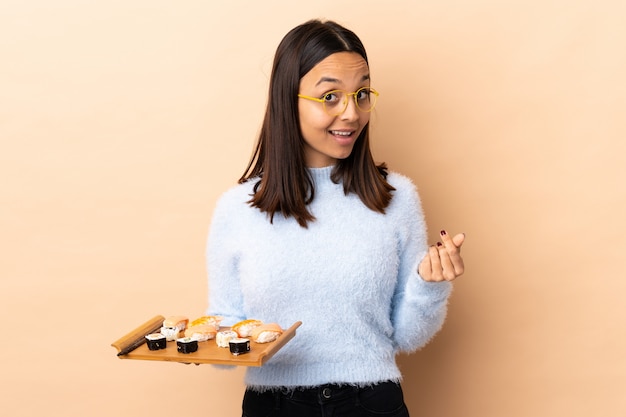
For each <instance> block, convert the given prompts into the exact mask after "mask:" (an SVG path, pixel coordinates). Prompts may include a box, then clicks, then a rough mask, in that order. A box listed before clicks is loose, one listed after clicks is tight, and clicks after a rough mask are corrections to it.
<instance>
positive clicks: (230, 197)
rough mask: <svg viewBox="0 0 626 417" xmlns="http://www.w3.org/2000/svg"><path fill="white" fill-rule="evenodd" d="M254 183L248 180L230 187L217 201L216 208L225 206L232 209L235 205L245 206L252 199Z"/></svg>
mask: <svg viewBox="0 0 626 417" xmlns="http://www.w3.org/2000/svg"><path fill="white" fill-rule="evenodd" d="M255 183H256V181H252V180H250V181H246V182H244V183H241V184H235V185H233V186H231V187H230V188H228V189H227V190H226V191H224V192H223V193H222V195H220V197H219V198H218V200H217V206H218V207H223V206H227V207H229V208H230V209H232V208H234V207H235V206H237V205H241V204H245V205H247V203H248V202H249V201H250V199H251V198H252V195H253V194H254V184H255Z"/></svg>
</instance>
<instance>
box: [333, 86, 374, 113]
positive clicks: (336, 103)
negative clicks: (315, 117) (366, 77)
mask: <svg viewBox="0 0 626 417" xmlns="http://www.w3.org/2000/svg"><path fill="white" fill-rule="evenodd" d="M351 97H354V101H355V102H356V105H357V107H358V108H359V110H361V111H363V112H369V111H371V110H372V109H373V108H374V105H375V104H376V94H374V93H372V91H371V88H369V87H363V88H361V89H359V90H358V91H356V92H354V93H352V94H347V93H346V92H344V91H341V90H336V91H330V92H328V93H327V94H326V95H325V96H324V109H325V110H326V112H327V113H328V114H330V115H333V116H336V115H338V114H341V113H343V112H344V111H345V110H346V108H347V107H348V100H349V99H350V98H351Z"/></svg>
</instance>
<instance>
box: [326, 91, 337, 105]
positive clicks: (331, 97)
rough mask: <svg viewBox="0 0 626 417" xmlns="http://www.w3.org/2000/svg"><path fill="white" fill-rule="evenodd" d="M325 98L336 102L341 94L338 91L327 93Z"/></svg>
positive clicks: (328, 101) (327, 100)
mask: <svg viewBox="0 0 626 417" xmlns="http://www.w3.org/2000/svg"><path fill="white" fill-rule="evenodd" d="M323 99H324V101H325V102H327V103H335V102H336V101H337V100H339V96H338V95H337V93H326V94H325V95H324V97H323Z"/></svg>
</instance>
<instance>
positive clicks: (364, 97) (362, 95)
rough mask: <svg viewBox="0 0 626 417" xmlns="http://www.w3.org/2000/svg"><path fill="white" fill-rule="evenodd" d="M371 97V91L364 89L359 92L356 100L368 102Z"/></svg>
mask: <svg viewBox="0 0 626 417" xmlns="http://www.w3.org/2000/svg"><path fill="white" fill-rule="evenodd" d="M369 97H370V90H369V89H367V88H363V89H361V90H359V91H358V92H357V95H356V99H357V100H367V99H369Z"/></svg>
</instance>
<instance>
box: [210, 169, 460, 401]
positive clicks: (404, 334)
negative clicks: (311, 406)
mask: <svg viewBox="0 0 626 417" xmlns="http://www.w3.org/2000/svg"><path fill="white" fill-rule="evenodd" d="M331 170H332V167H327V168H314V169H311V170H310V172H311V175H312V177H313V179H314V183H315V199H314V201H313V202H312V203H311V204H310V210H311V212H312V214H313V215H314V216H315V217H316V220H315V221H314V222H311V223H310V224H309V227H308V228H307V229H305V228H302V227H300V226H299V225H298V223H297V222H296V221H295V220H294V219H293V218H284V217H283V216H282V215H280V214H277V215H276V216H275V217H274V222H273V224H272V223H270V221H269V219H268V216H267V214H266V213H262V212H260V211H259V210H258V209H256V208H252V207H251V206H250V205H249V204H248V203H247V201H248V200H250V197H251V195H252V187H253V186H254V183H255V181H249V182H247V183H244V184H240V185H237V186H235V187H233V188H232V189H230V190H229V191H227V192H226V193H224V195H223V196H222V197H221V198H220V200H219V202H218V204H217V206H216V208H215V212H214V215H213V220H212V224H211V229H210V233H209V242H208V247H207V264H208V272H209V308H208V310H207V313H208V314H215V315H221V316H223V317H224V322H223V324H225V325H232V324H234V323H235V322H237V321H240V320H243V319H246V318H253V319H259V320H262V321H264V322H276V323H278V324H280V325H281V326H282V327H283V328H288V327H290V326H291V325H292V324H293V323H294V322H296V321H302V325H301V326H300V327H299V328H298V330H297V334H296V336H295V337H294V338H293V339H292V340H291V341H290V342H289V343H287V344H286V345H285V347H284V348H283V349H282V350H280V351H279V352H278V353H277V354H276V355H275V356H274V357H272V359H270V360H269V361H268V362H267V363H266V364H265V365H263V366H262V367H258V368H248V370H247V373H246V381H245V382H246V384H247V385H248V386H249V387H251V388H253V389H256V390H265V389H271V388H274V387H296V386H298V387H306V386H315V385H320V384H325V383H340V384H341V383H344V384H353V385H369V384H374V383H377V382H380V381H384V380H395V381H399V380H400V379H401V375H400V371H399V369H398V367H397V365H396V361H395V356H396V353H398V352H399V351H405V352H411V351H415V350H417V349H419V348H421V347H422V346H424V345H425V344H426V343H427V342H428V341H429V340H430V339H431V338H432V337H433V335H434V334H435V333H436V332H437V331H438V330H439V329H440V328H441V326H442V324H443V321H444V318H445V315H446V305H447V299H448V296H449V294H450V291H451V285H450V284H449V283H447V282H443V283H428V282H425V281H423V280H422V279H421V278H420V276H419V275H418V274H417V267H418V265H419V262H420V261H421V259H422V258H423V257H424V255H425V254H426V251H427V247H428V245H427V240H426V239H427V236H426V226H425V222H424V216H423V213H422V208H421V205H420V201H419V197H418V194H417V191H416V189H415V187H414V185H413V183H412V182H411V181H410V180H409V179H408V178H407V177H404V176H402V175H399V174H397V173H393V172H392V173H390V174H389V176H388V178H387V180H388V181H389V183H390V184H391V185H392V186H393V187H395V188H396V191H394V192H393V198H392V200H391V203H390V205H389V207H388V208H387V210H386V214H380V213H377V212H374V211H372V210H370V209H368V208H367V207H366V206H365V205H364V204H363V203H362V202H361V201H360V199H359V198H358V197H357V196H356V195H354V194H349V195H347V196H346V195H345V194H344V192H343V186H342V185H341V184H334V183H333V182H332V181H331V179H330V173H331Z"/></svg>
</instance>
